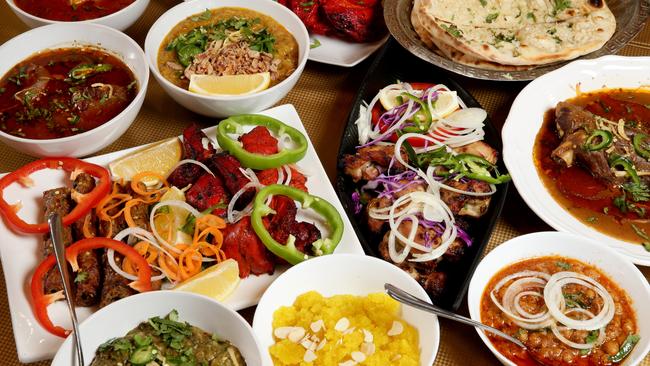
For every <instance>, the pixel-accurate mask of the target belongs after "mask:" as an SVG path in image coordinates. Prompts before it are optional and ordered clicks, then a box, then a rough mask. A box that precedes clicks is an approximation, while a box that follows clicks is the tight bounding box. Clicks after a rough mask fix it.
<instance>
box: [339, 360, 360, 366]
mask: <svg viewBox="0 0 650 366" xmlns="http://www.w3.org/2000/svg"><path fill="white" fill-rule="evenodd" d="M356 364H357V363H356V362H355V361H353V360H347V361H345V362H340V363H339V366H354V365H356Z"/></svg>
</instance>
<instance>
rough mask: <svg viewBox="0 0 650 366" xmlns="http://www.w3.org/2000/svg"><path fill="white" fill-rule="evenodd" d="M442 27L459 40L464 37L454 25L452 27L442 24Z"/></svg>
mask: <svg viewBox="0 0 650 366" xmlns="http://www.w3.org/2000/svg"><path fill="white" fill-rule="evenodd" d="M440 27H441V28H442V29H444V30H445V31H446V32H447V33H449V34H451V35H452V36H454V37H456V38H459V37H462V36H463V31H461V30H460V29H458V27H456V26H455V25H454V24H451V25H446V24H440Z"/></svg>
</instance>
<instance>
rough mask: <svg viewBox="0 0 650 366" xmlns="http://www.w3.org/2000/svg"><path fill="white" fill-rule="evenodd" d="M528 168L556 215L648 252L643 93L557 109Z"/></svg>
mask: <svg viewBox="0 0 650 366" xmlns="http://www.w3.org/2000/svg"><path fill="white" fill-rule="evenodd" d="M534 160H535V164H536V166H537V170H538V172H539V175H540V177H541V178H542V181H543V182H544V185H545V186H546V188H547V189H548V191H549V192H550V193H551V195H552V196H553V197H554V198H555V200H556V201H557V202H558V203H559V204H560V205H561V206H562V207H563V208H565V209H566V210H567V211H569V212H570V213H571V214H572V215H574V216H575V217H577V218H578V219H580V220H581V221H582V222H584V223H585V224H586V225H589V226H591V227H593V228H594V229H596V230H598V231H601V232H603V233H605V234H607V235H610V236H613V237H616V238H619V239H622V240H626V241H629V242H633V243H639V244H641V245H643V246H644V247H645V249H646V250H648V251H650V91H647V90H643V89H603V90H600V91H596V92H591V93H583V94H580V95H578V96H577V97H575V98H573V99H569V100H567V101H564V102H560V103H558V104H557V106H556V108H555V109H552V110H549V111H548V112H547V113H546V116H545V119H544V124H543V125H542V128H541V130H540V131H539V133H538V135H537V138H536V141H535V148H534Z"/></svg>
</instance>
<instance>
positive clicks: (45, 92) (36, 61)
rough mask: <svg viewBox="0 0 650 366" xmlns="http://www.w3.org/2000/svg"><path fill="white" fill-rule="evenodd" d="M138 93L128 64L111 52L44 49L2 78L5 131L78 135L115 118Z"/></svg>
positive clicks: (0, 116) (1, 126)
mask: <svg viewBox="0 0 650 366" xmlns="http://www.w3.org/2000/svg"><path fill="white" fill-rule="evenodd" d="M137 94H138V85H137V81H136V79H135V76H134V75H133V73H132V72H131V70H130V69H129V67H128V66H126V64H124V62H123V61H121V60H120V59H118V58H117V57H116V56H114V55H111V54H109V53H108V52H105V51H103V50H101V49H97V48H92V47H72V48H60V49H54V50H47V51H43V52H40V53H37V54H35V55H33V56H31V57H29V58H28V59H26V60H25V61H22V62H20V63H19V64H18V65H16V66H14V67H13V68H12V69H11V70H9V72H7V74H6V75H4V76H3V77H2V79H0V130H2V131H3V132H5V133H8V134H10V135H13V136H18V137H23V138H28V139H55V138H61V137H66V136H72V135H76V134H79V133H82V132H85V131H88V130H91V129H93V128H96V127H99V126H101V125H102V124H104V123H106V122H108V121H110V120H111V119H113V117H115V116H117V115H118V114H120V113H121V112H122V111H123V110H124V109H125V108H126V107H127V106H128V105H129V104H130V103H131V102H132V101H133V99H134V98H135V96H136V95H137Z"/></svg>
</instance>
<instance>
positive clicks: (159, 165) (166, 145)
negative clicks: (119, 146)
mask: <svg viewBox="0 0 650 366" xmlns="http://www.w3.org/2000/svg"><path fill="white" fill-rule="evenodd" d="M182 154H183V147H182V146H181V142H180V140H179V139H178V138H176V137H174V138H171V139H167V140H163V141H160V142H156V143H153V144H151V145H148V146H145V147H144V148H142V149H140V150H137V151H136V152H134V153H132V154H129V155H127V156H124V157H122V158H120V159H117V160H114V161H113V162H111V163H110V164H108V168H109V169H110V171H111V174H112V175H113V180H119V179H124V181H130V180H131V178H133V176H134V175H136V174H138V173H141V172H154V173H157V174H160V175H162V176H166V175H167V173H169V171H170V170H171V169H172V168H173V167H174V166H175V165H176V163H178V162H179V161H180V160H181V156H182ZM143 182H144V183H145V184H146V185H149V184H155V183H157V180H156V179H155V178H153V177H152V178H145V179H144V180H143Z"/></svg>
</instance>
